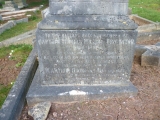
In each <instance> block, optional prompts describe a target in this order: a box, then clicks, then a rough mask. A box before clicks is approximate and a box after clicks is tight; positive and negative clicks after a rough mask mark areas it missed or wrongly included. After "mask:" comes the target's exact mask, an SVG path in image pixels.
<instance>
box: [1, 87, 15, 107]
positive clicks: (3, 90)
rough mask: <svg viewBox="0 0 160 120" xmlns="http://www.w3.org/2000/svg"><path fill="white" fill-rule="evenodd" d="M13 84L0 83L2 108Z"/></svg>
mask: <svg viewBox="0 0 160 120" xmlns="http://www.w3.org/2000/svg"><path fill="white" fill-rule="evenodd" d="M12 86H13V84H10V85H7V86H4V85H1V84H0V98H1V99H0V108H1V107H2V105H3V103H4V101H5V99H6V98H7V95H8V93H9V91H10V89H11V88H12Z"/></svg>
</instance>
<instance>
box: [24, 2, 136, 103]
mask: <svg viewBox="0 0 160 120" xmlns="http://www.w3.org/2000/svg"><path fill="white" fill-rule="evenodd" d="M49 5H50V6H49V9H48V12H46V14H45V16H44V19H43V20H42V21H41V22H40V23H39V24H38V29H37V33H36V40H37V41H36V45H37V49H38V58H39V69H38V71H37V73H36V75H35V78H34V80H33V83H32V85H31V88H30V90H29V92H28V95H27V102H28V104H29V105H32V104H34V103H36V102H42V101H53V102H61V101H62V102H71V101H75V100H90V99H106V98H107V97H110V96H116V95H134V94H136V93H137V89H136V88H135V87H134V86H133V85H132V83H131V82H130V73H131V67H132V61H133V55H134V47H135V42H136V38H137V31H136V30H135V29H136V28H137V25H136V24H135V23H134V22H133V21H132V20H130V19H129V17H128V16H127V15H128V0H112V1H111V0H103V1H99V0H87V1H86V0H79V1H74V0H62V1H59V0H50V4H49Z"/></svg>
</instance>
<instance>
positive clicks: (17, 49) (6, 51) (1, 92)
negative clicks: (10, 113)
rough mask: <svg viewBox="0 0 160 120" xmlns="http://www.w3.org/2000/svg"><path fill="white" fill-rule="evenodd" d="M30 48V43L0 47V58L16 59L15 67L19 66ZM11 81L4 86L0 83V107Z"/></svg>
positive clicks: (22, 63)
mask: <svg viewBox="0 0 160 120" xmlns="http://www.w3.org/2000/svg"><path fill="white" fill-rule="evenodd" d="M31 50H32V46H31V45H26V44H20V45H10V46H9V47H3V48H0V58H6V57H9V58H10V59H11V60H14V61H16V63H17V64H16V65H15V66H16V67H20V66H23V65H24V63H25V61H26V60H27V57H28V55H29V53H30V52H31ZM13 83H14V81H13V82H12V83H11V84H9V85H6V86H5V85H3V84H1V83H0V98H1V99H0V108H1V106H2V104H3V103H4V101H5V99H6V97H7V95H8V93H9V91H10V89H11V87H12V86H13Z"/></svg>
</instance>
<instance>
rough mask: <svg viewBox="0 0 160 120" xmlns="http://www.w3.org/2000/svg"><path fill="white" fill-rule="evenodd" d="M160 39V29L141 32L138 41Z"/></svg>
mask: <svg viewBox="0 0 160 120" xmlns="http://www.w3.org/2000/svg"><path fill="white" fill-rule="evenodd" d="M151 40H160V30H157V31H152V32H139V33H138V38H137V42H141V41H151Z"/></svg>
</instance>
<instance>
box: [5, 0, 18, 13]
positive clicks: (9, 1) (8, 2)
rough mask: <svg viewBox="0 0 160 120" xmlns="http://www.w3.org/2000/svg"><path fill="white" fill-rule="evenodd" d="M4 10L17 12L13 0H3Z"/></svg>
mask: <svg viewBox="0 0 160 120" xmlns="http://www.w3.org/2000/svg"><path fill="white" fill-rule="evenodd" d="M3 9H4V10H10V11H15V10H18V6H17V5H16V4H15V2H14V1H13V0H5V4H4V5H3Z"/></svg>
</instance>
